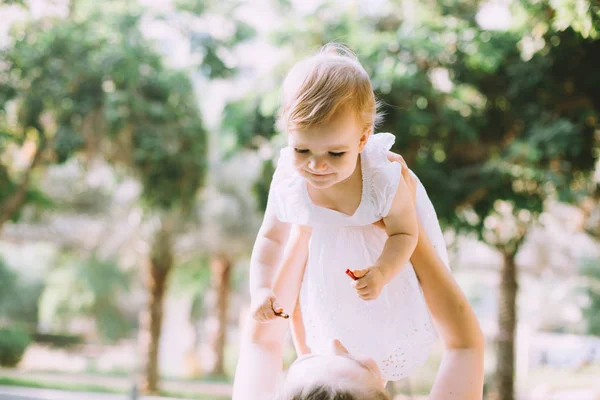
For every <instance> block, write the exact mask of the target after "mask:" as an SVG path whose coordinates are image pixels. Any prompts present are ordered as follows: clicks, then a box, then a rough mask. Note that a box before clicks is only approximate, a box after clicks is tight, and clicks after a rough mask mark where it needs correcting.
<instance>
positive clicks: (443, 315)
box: [411, 226, 484, 349]
mask: <svg viewBox="0 0 600 400" xmlns="http://www.w3.org/2000/svg"><path fill="white" fill-rule="evenodd" d="M411 262H412V264H413V267H414V269H415V273H416V274H417V277H418V279H419V282H420V284H421V287H422V289H423V294H424V296H425V301H426V303H427V307H428V309H429V312H430V313H431V316H432V317H433V319H434V320H435V322H436V326H437V328H438V331H439V334H440V337H441V339H442V341H443V343H444V346H445V347H446V348H448V349H462V348H483V345H484V340H483V334H482V333H481V328H480V327H479V322H478V321H477V317H476V316H475V313H474V312H473V309H472V308H471V305H470V304H469V302H468V300H467V298H466V297H465V295H464V293H463V292H462V290H461V289H460V287H459V286H458V284H457V283H456V281H455V280H454V278H453V277H452V275H451V273H450V271H449V270H448V268H446V266H445V265H444V263H443V262H442V260H441V259H440V258H439V257H438V255H437V253H436V251H435V249H434V248H433V246H432V244H431V242H430V240H429V237H428V236H427V233H426V231H425V229H423V228H422V227H421V226H419V241H418V243H417V247H416V249H415V252H414V253H413V255H412V257H411Z"/></svg>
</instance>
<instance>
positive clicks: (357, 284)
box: [352, 279, 369, 290]
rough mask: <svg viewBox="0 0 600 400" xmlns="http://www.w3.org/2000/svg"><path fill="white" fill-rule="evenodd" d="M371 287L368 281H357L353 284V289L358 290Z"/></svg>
mask: <svg viewBox="0 0 600 400" xmlns="http://www.w3.org/2000/svg"><path fill="white" fill-rule="evenodd" d="M367 286H369V282H368V281H367V279H359V280H357V281H353V282H352V287H353V288H354V289H356V290H360V289H364V288H366V287H367Z"/></svg>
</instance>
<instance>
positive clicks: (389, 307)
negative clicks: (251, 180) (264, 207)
mask: <svg viewBox="0 0 600 400" xmlns="http://www.w3.org/2000/svg"><path fill="white" fill-rule="evenodd" d="M394 140H395V137H394V136H393V135H392V134H389V133H379V134H376V135H372V136H371V137H370V138H369V140H368V142H367V145H366V147H365V149H364V151H363V152H362V153H361V156H360V157H361V169H362V179H363V191H362V198H361V202H360V205H359V207H358V209H357V210H356V212H355V213H354V215H352V216H349V215H346V214H343V213H340V212H338V211H334V210H330V209H326V208H323V207H319V206H316V205H314V203H312V201H311V199H310V197H309V195H308V189H307V182H306V180H305V179H304V178H302V177H301V176H300V175H299V174H298V173H297V172H296V171H295V169H294V168H293V165H292V161H293V160H292V158H293V149H292V148H290V147H286V148H284V149H283V150H282V151H281V155H280V159H279V162H278V165H277V169H276V171H275V176H274V178H273V183H272V185H271V192H270V196H271V201H273V204H274V206H275V210H276V214H277V218H278V219H279V220H281V221H283V222H288V223H292V224H299V225H308V226H311V227H312V235H311V239H310V244H309V257H308V262H307V265H306V271H305V273H304V280H303V283H302V289H301V293H300V306H301V308H302V314H303V319H304V325H305V329H306V341H307V345H308V346H309V347H310V348H311V351H312V352H313V353H322V352H324V351H326V349H327V347H328V346H329V344H330V343H331V340H332V339H335V338H338V339H339V340H340V341H341V342H342V344H343V345H344V346H346V348H347V349H348V351H349V352H350V353H351V354H355V355H363V356H368V357H371V358H373V359H375V361H376V362H377V364H378V366H379V368H380V369H381V372H382V375H383V378H384V379H387V380H392V381H396V380H400V379H402V378H404V377H406V376H408V375H409V374H410V373H411V372H412V371H413V370H414V369H415V368H416V367H418V366H420V365H422V364H423V363H424V362H425V361H426V360H427V357H428V355H429V350H430V346H431V345H432V344H433V343H434V342H435V340H436V339H437V335H436V332H435V330H434V327H433V324H432V321H431V318H430V315H429V312H428V310H427V307H426V305H425V299H424V297H423V293H422V291H421V288H420V286H419V282H418V281H417V277H416V275H415V272H414V270H413V267H412V265H411V264H410V263H407V264H406V265H405V266H404V268H402V270H401V271H400V273H398V275H396V277H394V278H393V279H392V280H391V281H390V282H389V283H388V284H387V285H386V286H385V287H384V289H383V291H382V292H381V294H380V296H379V297H378V298H377V299H376V300H373V301H364V300H362V299H360V298H359V297H358V295H357V294H356V291H355V289H353V288H352V286H351V279H350V278H349V277H348V276H347V275H346V274H345V273H344V272H345V270H346V269H347V268H349V269H363V268H366V267H369V266H371V265H373V264H374V263H375V261H377V259H378V258H379V256H380V254H381V252H382V250H383V246H384V244H385V241H386V240H387V238H388V237H387V234H386V233H385V231H384V230H382V229H381V228H377V227H375V226H374V225H373V223H374V222H377V221H379V220H381V219H382V218H383V217H385V216H386V215H387V213H388V212H389V210H390V207H391V205H392V200H393V198H394V196H395V193H396V189H397V187H398V181H399V179H400V171H401V168H402V166H401V164H399V163H391V162H389V161H388V159H387V151H388V150H389V149H390V148H391V147H392V145H393V143H394ZM416 208H417V215H418V217H419V219H420V221H421V223H422V226H423V228H424V229H425V231H426V232H427V235H428V237H429V238H430V240H431V241H432V243H433V245H434V247H435V249H436V251H437V253H438V255H439V256H440V258H441V259H442V260H443V261H444V263H445V264H446V265H448V255H447V251H446V246H445V244H444V238H443V236H442V231H441V229H440V226H439V223H438V220H437V216H436V213H435V210H434V208H433V205H432V204H431V201H430V200H429V197H428V196H427V193H426V191H425V188H424V187H423V185H422V184H421V183H420V182H419V183H418V188H417V207H416Z"/></svg>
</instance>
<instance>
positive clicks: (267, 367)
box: [233, 226, 310, 400]
mask: <svg viewBox="0 0 600 400" xmlns="http://www.w3.org/2000/svg"><path fill="white" fill-rule="evenodd" d="M309 238H310V230H309V229H307V228H302V227H297V226H294V227H293V228H292V230H291V232H290V235H289V241H288V243H287V246H286V248H285V253H284V256H283V261H282V263H281V268H280V269H279V271H278V272H277V277H276V278H275V280H274V283H273V292H274V293H275V296H277V301H278V303H279V305H281V306H282V307H283V308H284V310H293V309H294V306H295V304H296V301H297V298H298V293H299V292H300V286H301V285H302V278H303V276H304V268H305V266H306V260H307V258H308V240H309ZM288 326H289V325H288V320H285V319H280V318H277V319H276V320H274V321H272V322H271V323H268V324H261V323H259V322H257V321H256V320H254V319H253V318H248V319H247V321H246V325H245V327H244V332H243V336H242V347H241V350H240V358H239V360H238V366H237V370H236V374H235V379H234V383H233V399H234V400H238V399H239V400H254V399H256V400H262V399H266V398H269V396H270V395H272V393H273V391H274V389H275V385H276V384H277V378H278V376H279V374H280V373H281V369H282V359H283V347H284V344H285V339H286V331H287V329H288ZM259 365H260V368H257V366H259Z"/></svg>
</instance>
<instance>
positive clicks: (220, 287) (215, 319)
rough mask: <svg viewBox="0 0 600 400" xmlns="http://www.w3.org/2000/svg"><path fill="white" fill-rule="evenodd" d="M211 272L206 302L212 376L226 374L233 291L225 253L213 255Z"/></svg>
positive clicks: (209, 367) (207, 369) (208, 356)
mask: <svg viewBox="0 0 600 400" xmlns="http://www.w3.org/2000/svg"><path fill="white" fill-rule="evenodd" d="M210 272H211V290H210V292H211V293H210V295H209V298H208V299H207V300H208V301H207V304H206V305H207V310H208V315H207V318H206V327H207V328H206V334H207V348H208V354H207V358H208V360H207V361H208V362H207V368H206V371H207V373H208V374H209V375H211V376H224V375H225V366H224V358H225V344H226V338H227V320H228V315H227V311H228V307H229V294H230V291H231V286H230V277H231V261H230V260H229V258H228V257H227V256H226V255H224V254H219V255H217V256H215V257H213V258H212V260H211V262H210Z"/></svg>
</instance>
